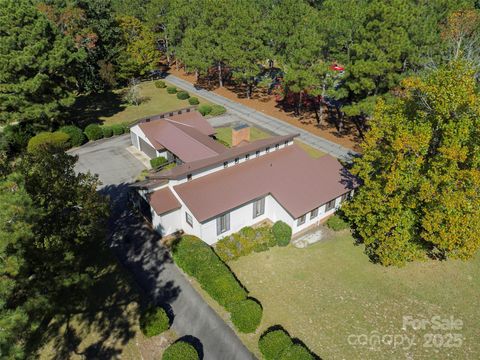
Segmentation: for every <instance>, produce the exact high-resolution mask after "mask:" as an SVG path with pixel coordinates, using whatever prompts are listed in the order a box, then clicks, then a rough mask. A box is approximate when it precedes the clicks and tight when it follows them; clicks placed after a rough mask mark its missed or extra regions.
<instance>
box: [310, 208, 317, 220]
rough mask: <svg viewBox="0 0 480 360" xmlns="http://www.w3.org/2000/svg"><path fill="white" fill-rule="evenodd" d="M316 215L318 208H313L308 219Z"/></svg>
mask: <svg viewBox="0 0 480 360" xmlns="http://www.w3.org/2000/svg"><path fill="white" fill-rule="evenodd" d="M317 216H318V208H316V209H313V210H312V211H311V212H310V220H312V219H315V218H316V217H317Z"/></svg>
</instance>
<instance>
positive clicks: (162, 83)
mask: <svg viewBox="0 0 480 360" xmlns="http://www.w3.org/2000/svg"><path fill="white" fill-rule="evenodd" d="M154 84H155V87H156V88H158V89H163V88H166V87H167V85H166V84H165V81H162V80H157V81H155V82H154Z"/></svg>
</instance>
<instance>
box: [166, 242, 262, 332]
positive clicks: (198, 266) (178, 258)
mask: <svg viewBox="0 0 480 360" xmlns="http://www.w3.org/2000/svg"><path fill="white" fill-rule="evenodd" d="M173 259H174V260H175V262H176V264H177V265H178V266H179V267H180V268H182V269H183V271H185V272H186V273H187V274H188V275H190V276H193V277H194V278H196V279H197V280H198V282H199V283H200V285H201V287H202V288H203V289H204V290H205V291H206V292H207V293H208V294H209V295H210V296H211V297H212V298H213V299H214V300H215V301H217V302H218V303H219V304H220V305H222V306H223V307H224V308H225V309H227V310H228V311H229V312H230V313H231V320H232V322H233V324H234V325H235V326H236V327H237V329H238V330H239V331H242V332H252V331H255V329H256V328H257V327H258V325H259V324H260V321H261V318H262V308H261V306H260V305H259V304H258V303H256V302H254V301H253V300H252V299H248V298H247V291H246V290H245V289H244V288H243V287H242V285H241V284H240V283H239V282H238V281H237V279H236V278H235V276H234V275H233V274H232V272H231V271H230V269H229V268H228V267H227V266H226V265H225V264H224V263H223V262H222V260H220V258H219V257H218V256H217V255H216V254H215V252H214V251H213V249H212V248H211V247H210V246H209V245H208V244H207V243H205V242H203V241H202V240H200V239H199V238H197V237H195V236H190V235H185V236H183V237H182V238H181V239H180V240H179V241H178V242H177V243H176V244H175V245H174V247H173Z"/></svg>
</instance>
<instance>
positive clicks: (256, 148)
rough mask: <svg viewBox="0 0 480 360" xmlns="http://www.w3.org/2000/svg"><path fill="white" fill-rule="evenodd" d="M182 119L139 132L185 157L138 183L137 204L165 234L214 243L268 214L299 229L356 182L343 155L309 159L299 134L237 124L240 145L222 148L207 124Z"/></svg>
mask: <svg viewBox="0 0 480 360" xmlns="http://www.w3.org/2000/svg"><path fill="white" fill-rule="evenodd" d="M178 123H181V121H176V120H173V121H172V120H171V119H166V120H162V122H160V121H159V122H158V124H157V125H155V122H152V123H149V124H148V126H140V130H141V131H142V132H143V134H141V133H140V132H137V134H139V135H138V136H139V138H141V139H143V140H144V141H146V142H147V141H148V143H149V144H150V146H152V147H153V148H154V149H155V151H156V153H155V155H160V156H163V155H161V154H163V152H165V151H167V152H169V153H170V155H169V154H167V155H166V156H167V157H168V156H171V157H173V158H176V159H177V160H178V159H180V161H178V162H177V166H176V167H174V168H171V169H168V170H163V171H159V172H157V173H154V174H152V175H151V176H150V177H149V178H148V179H147V180H145V181H142V182H138V183H136V184H134V185H133V186H134V187H135V188H136V189H137V192H138V194H139V195H140V196H138V197H137V203H138V205H139V208H140V209H143V213H144V214H145V216H147V217H148V218H149V219H150V220H151V222H152V225H153V227H154V228H155V229H156V230H157V231H158V232H159V233H160V234H161V235H162V236H165V235H169V234H172V233H175V232H177V231H183V232H185V233H188V234H192V235H196V236H198V237H199V238H201V239H203V240H204V241H205V242H207V243H208V244H214V243H215V242H216V241H218V240H219V239H220V238H222V237H224V236H226V235H229V234H231V233H234V232H237V231H239V230H240V229H241V228H242V227H244V226H251V225H254V224H256V223H259V222H261V221H264V220H266V219H269V220H271V221H272V222H275V221H278V220H282V221H284V222H285V223H287V224H288V225H290V226H291V228H292V232H293V234H296V233H299V232H301V231H303V230H305V229H307V228H308V227H310V226H313V225H315V224H317V223H318V222H319V221H320V220H322V219H324V218H325V217H327V216H329V215H331V214H333V213H334V212H335V210H336V209H337V208H338V207H339V206H340V205H341V203H342V202H343V201H345V200H346V199H347V197H348V196H349V195H350V194H351V193H352V191H353V189H354V187H355V183H354V182H353V181H352V180H351V177H350V176H349V175H348V172H347V171H346V170H345V169H344V167H343V166H342V164H340V163H339V162H338V160H336V159H335V158H333V157H331V156H329V155H326V156H323V157H321V158H318V159H314V158H311V157H310V156H309V155H308V154H307V153H305V151H304V150H302V149H301V148H300V147H299V146H298V145H296V144H295V143H294V139H295V137H297V136H298V135H297V134H293V135H285V136H274V137H271V138H268V139H262V140H257V141H253V142H249V141H247V140H246V139H245V138H244V134H245V127H244V126H240V127H238V129H235V130H234V136H233V137H234V138H237V140H236V146H233V147H231V148H227V147H224V146H222V148H220V147H217V146H213V144H211V143H210V140H212V141H214V142H215V140H213V139H212V138H211V137H210V135H207V132H210V130H208V131H206V130H207V129H206V127H205V128H204V129H203V130H204V131H202V130H200V129H198V128H197V129H195V130H193V129H194V127H193V125H192V124H193V123H189V124H186V125H185V124H183V123H182V124H181V125H179V124H178ZM141 125H144V124H141ZM185 126H187V127H185ZM188 126H191V127H193V128H191V127H188ZM173 128H176V130H174V129H173ZM164 131H165V133H163V132H164ZM237 131H238V133H237ZM180 132H185V134H186V135H183V134H182V135H179V134H180ZM199 134H202V137H200V136H199ZM242 134H243V135H242ZM173 135H175V136H178V137H177V138H170V136H173ZM140 136H141V137H140ZM186 136H190V137H192V138H194V139H196V140H198V141H197V142H198V143H196V144H193V142H191V141H187V140H186V139H185V138H184V137H186ZM206 138H208V139H210V140H208V141H207V140H206ZM152 154H153V152H152Z"/></svg>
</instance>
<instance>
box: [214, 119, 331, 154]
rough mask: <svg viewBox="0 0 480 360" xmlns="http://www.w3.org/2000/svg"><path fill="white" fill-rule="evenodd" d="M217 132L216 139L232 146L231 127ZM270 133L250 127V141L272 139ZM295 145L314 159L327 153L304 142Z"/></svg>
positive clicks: (220, 128)
mask: <svg viewBox="0 0 480 360" xmlns="http://www.w3.org/2000/svg"><path fill="white" fill-rule="evenodd" d="M215 130H216V131H217V133H216V135H215V136H216V137H217V139H219V140H222V141H223V142H225V143H227V144H228V145H229V146H232V128H231V127H218V128H216V129H215ZM271 136H272V135H270V134H269V133H267V132H265V131H263V130H260V129H259V128H256V127H253V126H252V127H250V141H255V140H261V139H266V138H269V137H271ZM295 144H297V145H298V146H300V147H301V148H302V149H303V150H305V152H306V153H307V154H308V155H310V156H311V157H313V158H319V157H321V156H323V155H325V153H323V152H322V151H320V150H318V149H316V148H314V147H312V146H310V145H307V144H305V143H304V142H302V141H300V140H295Z"/></svg>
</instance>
